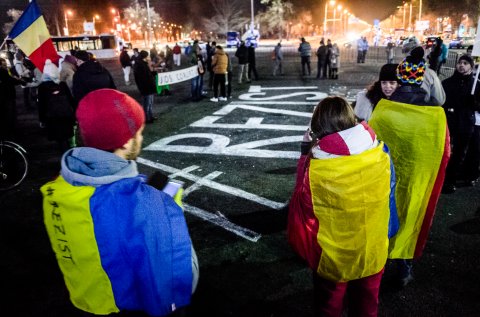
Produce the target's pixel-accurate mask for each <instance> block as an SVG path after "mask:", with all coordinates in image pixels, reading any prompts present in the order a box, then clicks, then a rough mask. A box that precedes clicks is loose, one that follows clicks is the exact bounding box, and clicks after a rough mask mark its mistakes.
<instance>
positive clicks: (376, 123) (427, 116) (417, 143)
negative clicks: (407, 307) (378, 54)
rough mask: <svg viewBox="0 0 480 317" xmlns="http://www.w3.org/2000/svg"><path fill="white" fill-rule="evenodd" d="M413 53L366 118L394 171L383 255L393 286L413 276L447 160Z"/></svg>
mask: <svg viewBox="0 0 480 317" xmlns="http://www.w3.org/2000/svg"><path fill="white" fill-rule="evenodd" d="M414 51H415V52H414ZM414 51H412V54H411V55H410V56H408V57H407V58H405V59H404V60H403V61H402V62H401V63H400V64H399V65H398V67H397V78H398V79H399V80H400V82H401V86H400V87H399V88H397V89H396V90H395V92H394V93H393V94H392V96H391V97H390V100H386V99H382V100H380V102H379V103H378V104H377V107H376V108H375V111H374V112H373V114H372V117H371V118H370V121H369V124H370V126H371V127H372V128H373V130H374V131H375V133H377V136H378V138H379V140H382V141H383V142H385V143H386V144H387V145H388V146H389V148H390V149H391V155H392V160H393V163H394V165H395V172H396V175H397V188H396V193H395V198H396V201H397V209H398V216H399V221H400V230H399V231H398V233H397V235H396V236H395V237H394V238H392V239H391V240H390V248H389V258H390V259H393V260H394V262H395V263H396V266H397V273H396V278H395V284H397V286H398V287H405V286H406V285H407V284H408V283H410V282H411V281H412V280H413V259H415V258H419V257H420V256H421V254H422V251H423V249H424V247H425V244H426V241H427V237H428V233H429V231H430V227H431V225H432V221H433V216H434V214H435V208H436V205H437V202H438V198H439V196H440V193H441V190H442V186H443V181H444V178H445V169H446V166H447V163H448V160H449V158H450V137H449V131H448V127H447V121H446V117H445V113H444V111H443V108H442V107H441V106H440V105H435V104H432V103H431V102H426V101H425V95H426V92H425V91H424V90H423V89H422V88H421V85H422V83H423V75H424V71H425V60H424V59H423V54H424V53H423V48H421V47H419V48H415V49H414Z"/></svg>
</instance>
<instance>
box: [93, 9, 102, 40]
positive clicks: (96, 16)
mask: <svg viewBox="0 0 480 317" xmlns="http://www.w3.org/2000/svg"><path fill="white" fill-rule="evenodd" d="M95 20H100V16H99V15H98V14H95V15H94V16H93V35H97V31H96V30H95Z"/></svg>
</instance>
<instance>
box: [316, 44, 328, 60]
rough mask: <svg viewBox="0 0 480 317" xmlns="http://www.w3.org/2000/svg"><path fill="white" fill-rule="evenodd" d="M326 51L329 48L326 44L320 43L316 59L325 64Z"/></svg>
mask: <svg viewBox="0 0 480 317" xmlns="http://www.w3.org/2000/svg"><path fill="white" fill-rule="evenodd" d="M328 52H329V50H328V47H327V46H325V45H320V46H319V47H318V49H317V57H318V61H319V62H321V63H323V64H325V63H326V62H327V57H328Z"/></svg>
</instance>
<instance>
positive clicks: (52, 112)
mask: <svg viewBox="0 0 480 317" xmlns="http://www.w3.org/2000/svg"><path fill="white" fill-rule="evenodd" d="M74 105H75V103H74V100H73V98H72V95H71V94H70V89H68V86H67V84H66V83H64V82H60V83H59V84H57V83H55V82H53V81H44V82H42V83H40V85H39V86H38V114H39V119H40V122H43V123H45V124H46V128H47V135H48V139H49V140H66V139H68V138H71V137H72V136H73V126H74V125H75V108H74Z"/></svg>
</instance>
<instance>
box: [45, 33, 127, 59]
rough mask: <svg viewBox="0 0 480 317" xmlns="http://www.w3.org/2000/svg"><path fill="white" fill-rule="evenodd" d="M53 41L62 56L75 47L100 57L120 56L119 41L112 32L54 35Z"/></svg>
mask: <svg viewBox="0 0 480 317" xmlns="http://www.w3.org/2000/svg"><path fill="white" fill-rule="evenodd" d="M52 42H53V45H54V46H55V49H56V50H57V52H58V54H59V55H61V56H62V57H64V56H65V55H67V54H69V53H70V50H73V49H78V50H84V51H88V52H90V53H92V54H94V55H95V57H96V58H99V59H102V58H113V57H117V56H118V43H119V41H118V39H117V38H116V36H115V35H112V34H100V35H78V36H52Z"/></svg>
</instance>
